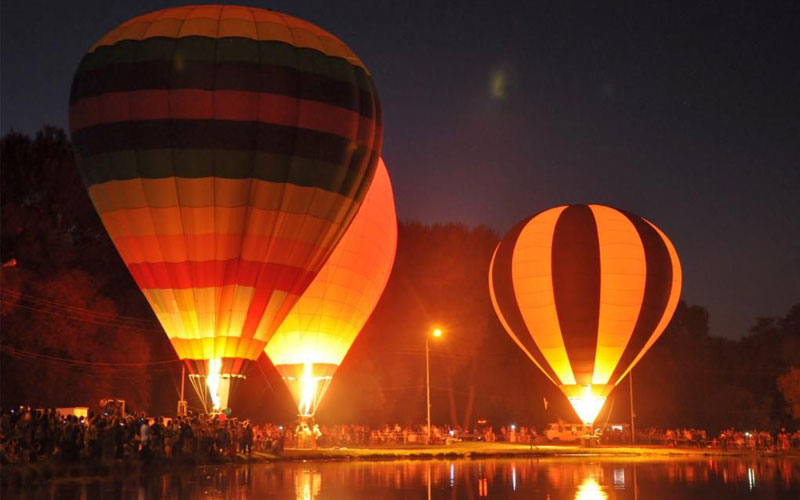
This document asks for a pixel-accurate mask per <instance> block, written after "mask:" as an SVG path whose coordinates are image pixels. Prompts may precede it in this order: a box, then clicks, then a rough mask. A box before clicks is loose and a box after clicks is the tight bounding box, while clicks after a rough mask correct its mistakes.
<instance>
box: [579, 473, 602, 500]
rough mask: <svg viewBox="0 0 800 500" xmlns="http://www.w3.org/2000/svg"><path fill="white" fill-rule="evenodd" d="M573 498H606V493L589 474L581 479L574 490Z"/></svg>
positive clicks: (583, 499) (598, 499) (589, 499)
mask: <svg viewBox="0 0 800 500" xmlns="http://www.w3.org/2000/svg"><path fill="white" fill-rule="evenodd" d="M575 500H608V495H607V494H606V492H605V491H603V488H601V487H600V485H599V484H597V480H596V479H595V478H593V477H591V476H589V477H587V478H586V479H584V480H583V482H582V483H581V484H580V485H579V486H578V491H576V492H575Z"/></svg>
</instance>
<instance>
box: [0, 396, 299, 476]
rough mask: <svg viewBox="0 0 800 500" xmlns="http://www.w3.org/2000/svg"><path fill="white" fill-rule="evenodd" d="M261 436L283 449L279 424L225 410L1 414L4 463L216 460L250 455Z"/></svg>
mask: <svg viewBox="0 0 800 500" xmlns="http://www.w3.org/2000/svg"><path fill="white" fill-rule="evenodd" d="M257 441H258V444H259V447H260V449H261V450H263V451H268V452H272V453H280V452H281V451H282V448H283V446H284V434H283V433H282V432H281V431H280V429H278V428H277V427H275V426H262V427H258V426H255V425H252V424H251V423H250V421H248V420H238V419H229V418H226V417H225V416H224V415H214V416H208V415H205V414H196V415H190V416H186V417H156V418H153V417H147V416H145V415H144V414H140V415H120V414H105V413H103V414H95V413H93V412H89V413H88V415H87V416H86V417H82V416H81V417H78V416H76V415H63V414H61V413H59V412H58V411H56V410H55V409H46V410H32V409H28V408H15V409H11V410H8V411H3V412H2V415H0V461H2V463H14V462H36V461H41V460H46V459H55V460H62V461H65V462H75V461H77V460H82V459H88V460H114V459H117V460H121V459H128V458H131V457H136V458H140V459H142V460H150V459H152V458H154V457H181V456H202V457H208V458H212V459H213V458H215V457H225V456H235V455H236V454H237V453H244V454H251V453H252V452H253V450H254V449H255V446H256V442H257Z"/></svg>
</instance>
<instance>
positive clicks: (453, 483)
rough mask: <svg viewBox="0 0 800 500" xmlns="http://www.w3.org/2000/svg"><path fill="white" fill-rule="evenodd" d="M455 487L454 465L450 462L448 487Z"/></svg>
mask: <svg viewBox="0 0 800 500" xmlns="http://www.w3.org/2000/svg"><path fill="white" fill-rule="evenodd" d="M455 485H456V465H455V464H454V463H453V462H450V487H451V488H452V487H453V486H455Z"/></svg>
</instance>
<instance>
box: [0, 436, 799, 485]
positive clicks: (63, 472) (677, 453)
mask: <svg viewBox="0 0 800 500" xmlns="http://www.w3.org/2000/svg"><path fill="white" fill-rule="evenodd" d="M774 455H775V453H767V452H754V451H751V450H730V451H723V450H720V449H710V448H666V447H661V446H611V445H608V446H597V447H588V448H587V447H581V446H564V445H561V446H553V445H541V446H530V445H524V444H513V443H482V442H477V443H457V444H453V445H434V446H395V447H386V446H380V447H378V446H376V447H359V448H343V447H337V448H318V449H296V448H287V449H286V450H284V453H283V454H282V455H280V456H276V455H271V454H268V453H261V452H254V453H253V454H252V455H251V456H247V455H241V454H240V455H237V456H236V457H235V458H230V457H225V458H218V459H216V460H211V459H200V458H199V457H178V458H162V459H154V460H152V461H150V462H143V461H140V460H138V459H135V458H134V459H129V460H125V461H110V462H103V461H101V462H81V463H77V464H70V463H62V462H53V461H47V462H37V463H31V464H6V465H3V466H2V467H0V479H1V480H2V486H3V487H4V488H6V487H8V486H16V487H20V486H24V485H28V484H34V483H40V482H46V481H50V480H53V479H65V478H72V479H91V478H107V477H124V476H130V475H135V474H141V473H143V472H154V471H155V472H158V473H160V474H165V473H171V472H180V471H182V470H186V469H189V468H194V467H200V466H217V465H227V464H233V465H236V464H261V463H275V462H293V461H353V460H363V461H387V460H427V459H484V458H514V457H529V458H559V457H566V458H573V459H585V458H590V459H596V458H609V459H612V458H617V459H634V458H644V459H654V460H655V459H676V458H681V457H683V458H690V457H692V456H719V457H725V456H731V457H736V456H740V457H741V456H774ZM786 455H788V456H793V457H798V458H800V452H798V451H797V450H793V451H791V452H789V453H788V454H786Z"/></svg>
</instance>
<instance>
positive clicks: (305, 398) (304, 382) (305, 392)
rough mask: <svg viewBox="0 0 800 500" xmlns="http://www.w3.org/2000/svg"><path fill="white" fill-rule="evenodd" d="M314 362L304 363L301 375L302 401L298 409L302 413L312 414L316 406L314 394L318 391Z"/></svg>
mask: <svg viewBox="0 0 800 500" xmlns="http://www.w3.org/2000/svg"><path fill="white" fill-rule="evenodd" d="M313 367H314V363H305V364H304V365H303V376H302V377H300V402H299V403H298V405H297V409H298V410H300V415H303V416H308V415H311V408H313V406H314V396H315V395H316V392H317V380H318V379H316V378H314V375H313V370H312V368H313Z"/></svg>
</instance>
